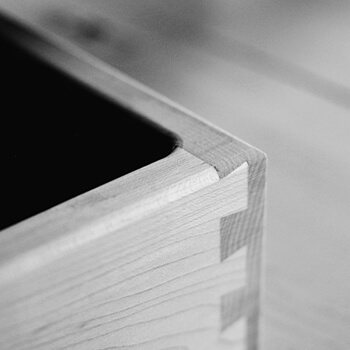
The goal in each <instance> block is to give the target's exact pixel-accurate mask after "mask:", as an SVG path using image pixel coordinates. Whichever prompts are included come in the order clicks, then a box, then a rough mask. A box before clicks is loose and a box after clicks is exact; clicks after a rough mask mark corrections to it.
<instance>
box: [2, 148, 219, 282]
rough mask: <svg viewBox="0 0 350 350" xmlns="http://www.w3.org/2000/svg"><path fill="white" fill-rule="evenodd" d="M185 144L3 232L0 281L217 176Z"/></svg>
mask: <svg viewBox="0 0 350 350" xmlns="http://www.w3.org/2000/svg"><path fill="white" fill-rule="evenodd" d="M218 179H219V178H218V175H217V173H216V171H215V169H213V168H212V167H210V166H209V165H207V164H205V163H203V161H201V160H199V159H197V158H196V157H194V156H192V155H191V154H189V153H187V152H186V151H184V150H182V149H177V150H175V152H173V154H171V155H170V156H168V157H166V158H164V159H162V160H160V161H158V162H155V163H153V164H151V165H149V166H146V167H144V168H142V169H140V170H138V171H135V172H133V173H131V174H129V175H128V176H124V177H121V178H119V179H117V180H114V181H112V182H110V183H108V184H106V185H103V186H101V187H99V188H97V189H94V190H92V191H89V192H87V193H85V194H83V195H82V196H78V197H76V198H73V199H71V200H69V201H68V202H66V203H64V204H61V205H59V206H57V207H55V208H53V209H51V210H48V211H46V212H45V213H44V214H42V215H37V216H35V217H33V218H30V219H29V220H26V221H23V222H21V223H19V224H17V225H14V226H12V227H10V228H8V229H6V230H4V231H2V232H1V235H0V241H1V248H0V257H1V272H0V276H1V279H0V281H1V283H6V282H7V281H8V280H11V279H12V278H18V277H20V276H19V275H21V274H22V273H25V272H27V271H30V270H31V269H35V268H37V267H40V266H41V265H43V264H46V263H48V262H50V261H52V260H54V259H57V258H61V255H62V254H65V253H66V252H67V251H69V250H74V249H77V247H79V246H80V245H82V244H85V243H87V242H89V241H93V240H96V239H98V238H99V237H102V236H104V235H108V234H109V233H110V232H111V231H112V230H118V229H122V228H123V227H125V226H128V225H130V224H131V223H133V222H134V221H135V220H143V219H144V218H145V217H147V216H149V215H150V214H152V213H154V212H158V211H160V210H162V208H163V207H164V206H166V205H167V204H169V203H171V202H174V201H177V200H179V199H181V198H182V197H185V196H188V195H189V194H191V193H195V192H197V191H198V190H200V189H202V188H205V187H206V186H209V185H211V184H213V183H215V182H217V181H218Z"/></svg>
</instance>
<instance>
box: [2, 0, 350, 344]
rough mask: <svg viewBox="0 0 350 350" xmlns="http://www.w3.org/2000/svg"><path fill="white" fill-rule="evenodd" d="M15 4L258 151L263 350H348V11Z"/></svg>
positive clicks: (281, 2)
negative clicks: (262, 199) (262, 156)
mask: <svg viewBox="0 0 350 350" xmlns="http://www.w3.org/2000/svg"><path fill="white" fill-rule="evenodd" d="M19 2H20V1H18V3H19ZM22 2H23V4H21V6H20V7H19V8H17V9H16V11H22V12H23V13H25V16H27V17H32V18H33V20H35V21H37V22H39V23H40V25H41V26H44V27H45V28H48V29H50V30H52V31H54V32H56V33H58V34H60V35H63V36H65V37H67V38H69V39H70V40H72V41H74V42H75V43H77V44H78V45H79V46H81V47H83V48H84V49H86V50H88V51H89V52H91V53H93V54H94V55H96V56H98V57H100V58H102V59H103V60H104V61H106V62H108V63H109V64H111V65H113V66H114V67H117V68H118V69H120V70H122V71H123V72H125V73H127V74H128V75H130V76H132V77H134V78H136V79H137V80H139V81H141V82H142V83H144V84H145V85H147V86H149V87H151V88H153V89H154V90H156V91H159V92H160V93H162V94H164V95H166V96H167V97H169V98H171V99H173V100H175V101H176V102H178V103H180V104H181V105H183V106H185V107H187V108H188V109H190V110H192V111H194V112H196V113H197V114H199V115H200V116H202V117H203V118H205V119H207V120H209V121H210V122H212V123H214V124H215V125H217V126H220V127H221V128H223V129H225V130H227V131H229V132H230V133H232V134H233V135H235V136H237V137H239V138H241V139H243V140H245V141H247V142H249V143H251V144H253V145H254V146H256V147H259V148H261V149H262V150H263V151H265V152H266V153H267V154H268V157H269V167H268V202H267V222H266V226H267V228H266V232H267V235H266V241H265V266H264V289H263V300H262V314H263V322H262V339H263V349H269V350H271V349H276V350H277V349H278V350H284V349H285V350H292V349H301V350H307V349H318V350H320V349H327V350H330V349H332V350H336V349H342V350H349V349H350V219H349V217H350V137H349V135H350V1H348V0H332V1H326V0H289V1H287V0H260V1H253V0H246V1H243V0H231V1H227V0H226V1H225V0H211V1H209V0H147V1H136V0H99V1H97V0H69V1H68V0H61V1H59V2H57V1H54V0H41V1H39V0H27V1H22ZM2 3H3V4H4V6H8V7H9V8H15V7H16V5H15V4H13V2H12V1H11V0H4V1H2Z"/></svg>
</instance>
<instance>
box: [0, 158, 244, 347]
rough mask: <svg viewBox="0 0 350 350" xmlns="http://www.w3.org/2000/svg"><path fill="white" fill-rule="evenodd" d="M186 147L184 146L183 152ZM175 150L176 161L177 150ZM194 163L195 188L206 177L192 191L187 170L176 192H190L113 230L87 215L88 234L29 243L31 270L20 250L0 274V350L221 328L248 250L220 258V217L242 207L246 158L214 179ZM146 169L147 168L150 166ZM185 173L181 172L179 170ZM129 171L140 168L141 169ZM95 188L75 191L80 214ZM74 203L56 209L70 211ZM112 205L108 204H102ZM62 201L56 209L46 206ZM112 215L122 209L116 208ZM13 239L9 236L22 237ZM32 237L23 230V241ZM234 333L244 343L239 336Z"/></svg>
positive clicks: (151, 343)
mask: <svg viewBox="0 0 350 350" xmlns="http://www.w3.org/2000/svg"><path fill="white" fill-rule="evenodd" d="M184 152H185V151H180V153H181V155H182V156H183V153H184ZM173 157H174V158H176V159H177V161H178V156H177V155H175V156H173ZM170 158H171V157H170ZM185 158H186V156H185ZM191 158H193V156H191ZM187 160H188V157H187ZM192 160H193V159H192ZM160 162H162V161H160ZM168 162H169V161H167V162H166V163H168ZM197 162H198V163H199V166H198V168H199V169H197V170H199V171H198V173H197V179H196V180H197V181H196V185H195V186H198V183H201V182H202V186H201V187H202V188H198V187H197V189H195V190H193V188H191V187H193V180H192V179H191V177H189V180H188V181H187V184H186V183H185V181H182V183H181V184H180V186H179V187H180V191H179V193H183V192H182V191H181V188H184V189H185V190H186V191H187V193H185V195H183V196H182V198H178V199H177V200H173V201H168V202H167V203H166V204H165V205H163V206H162V205H161V206H159V207H158V208H157V209H155V210H153V211H152V212H149V214H148V215H147V216H145V217H141V218H140V220H139V218H138V215H134V217H135V218H137V220H133V221H132V222H129V223H128V224H126V225H125V226H123V227H119V229H118V226H113V223H111V220H109V219H104V220H103V221H104V222H105V224H104V227H105V229H106V228H107V230H108V232H103V233H102V234H99V235H96V234H95V232H94V231H95V222H92V223H91V222H89V223H88V226H85V225H83V227H86V229H85V232H84V237H87V239H85V240H84V241H82V240H81V239H80V240H77V242H75V244H76V245H75V246H74V247H72V246H69V249H68V246H64V248H65V249H61V248H60V245H61V244H62V243H60V242H62V237H61V236H57V235H56V236H53V237H51V240H52V241H49V242H45V243H43V245H42V246H41V247H40V250H39V249H38V250H34V251H31V254H32V255H31V256H30V257H31V259H35V261H36V262H37V264H36V265H33V264H31V265H30V266H31V268H32V270H31V271H30V272H31V273H28V272H29V271H28V270H24V267H22V265H25V266H27V264H28V259H25V258H23V256H22V254H20V255H19V256H18V257H16V258H17V259H18V260H19V262H18V264H12V265H10V266H6V265H5V267H3V269H5V270H6V269H10V271H11V277H16V278H15V279H12V280H11V281H9V280H8V279H6V278H5V279H4V278H3V276H4V272H3V275H2V282H3V285H2V289H1V293H0V305H1V310H2V312H1V319H0V320H1V321H0V327H1V329H0V332H1V334H2V336H1V338H0V341H1V348H2V349H64V348H69V349H95V348H97V347H99V348H108V347H111V345H113V344H116V345H118V347H132V346H133V345H138V346H139V347H138V348H139V349H157V348H159V349H160V348H165V347H168V348H171V347H175V346H181V345H183V344H185V345H186V346H187V347H188V348H189V349H199V348H205V347H207V348H208V349H210V348H211V347H210V346H214V343H215V342H216V341H217V340H216V339H217V338H218V335H219V334H220V329H221V307H222V306H221V303H220V301H221V297H222V296H223V295H225V294H226V293H229V292H232V291H234V290H236V289H240V288H245V287H246V266H245V264H246V260H247V256H246V255H247V248H246V247H243V248H241V249H240V250H238V251H237V252H235V254H233V255H231V256H230V258H228V259H226V260H225V261H224V262H221V258H220V255H221V254H220V250H221V247H220V220H219V218H220V217H221V216H224V215H227V214H230V213H233V212H239V211H242V210H245V209H246V207H247V193H248V176H247V170H248V169H247V164H244V165H242V167H240V168H238V169H237V170H236V171H234V172H233V173H232V174H230V175H228V176H227V177H226V178H225V179H223V180H222V181H217V175H216V172H215V171H214V170H213V168H211V167H209V168H208V166H206V167H207V168H206V169H205V170H204V176H203V174H202V173H201V172H200V170H201V167H203V166H204V165H203V163H202V162H201V161H199V160H197ZM193 163H194V162H190V161H188V162H187V165H188V166H190V167H191V168H193V165H194V164H193ZM157 165H158V164H157ZM149 167H150V168H151V169H150V171H152V170H153V169H152V168H153V165H151V166H149ZM172 169H173V168H172ZM147 170H148V169H142V170H141V172H142V171H147ZM182 170H184V169H182ZM190 170H192V169H190ZM179 174H180V173H179ZM181 174H182V175H185V176H184V177H185V178H186V172H185V171H183V172H181ZM133 175H135V176H137V172H136V173H135V174H133ZM162 175H163V174H160V175H159V177H160V179H162V178H163V177H162ZM213 175H214V177H213ZM201 176H203V177H204V180H202V179H201ZM163 179H164V178H163ZM208 179H209V181H208ZM122 180H123V179H122ZM166 180H167V179H165V181H166ZM201 180H202V181H201ZM213 180H214V181H213ZM115 182H116V183H115V184H113V183H111V184H108V185H107V186H109V190H108V191H106V189H104V188H102V189H101V191H100V192H101V193H108V195H110V197H109V198H110V199H112V200H113V201H114V200H115V197H114V193H113V190H111V187H114V186H116V188H118V187H117V183H118V180H116V181H115ZM211 182H214V183H211ZM136 187H137V184H136ZM188 189H190V191H188ZM97 190H99V189H97ZM97 190H94V191H92V192H90V193H88V194H86V195H83V196H82V197H80V198H79V197H78V198H77V199H76V201H79V200H80V206H81V207H80V208H78V207H77V206H75V207H74V209H73V210H75V211H78V212H81V211H84V207H85V206H87V207H88V208H89V209H90V208H91V206H96V207H97V208H96V209H97V210H99V209H98V206H99V205H100V204H101V201H100V200H98V201H96V202H95V203H94V201H93V200H92V201H91V200H85V199H87V198H88V197H87V196H89V195H91V194H92V193H94V192H95V193H96V191H97ZM139 195H140V194H139ZM84 196H85V198H84ZM172 197H173V196H172V195H170V199H173V198H172ZM109 198H105V199H104V200H106V201H108V199H109ZM73 201H74V200H73ZM70 204H71V203H69V202H67V203H65V204H63V205H61V208H62V209H67V210H71V209H70V208H72V206H71V205H70ZM78 205H79V204H78ZM63 207H66V208H63ZM110 207H111V206H110V203H108V211H109V210H110V209H109V208H110ZM112 207H113V206H112ZM59 209H60V208H59V207H58V208H55V209H53V210H52V211H53V213H52V214H53V215H54V214H55V213H54V211H58V210H59ZM114 215H115V217H118V211H116V213H115V214H114ZM122 215H123V213H122V214H121V216H122ZM44 216H45V215H43V217H44ZM45 217H46V216H45ZM203 217H204V219H203ZM39 219H40V215H39V216H37V217H34V218H33V219H31V220H32V221H33V226H35V225H38V226H39V228H40V226H41V223H37V222H38V221H39ZM44 219H45V218H44ZM35 221H36V223H35ZM99 222H100V219H99V220H98V222H97V223H96V229H99V228H100V225H99ZM109 223H111V225H108V224H109ZM23 224H24V223H23ZM18 226H19V227H20V226H22V225H18ZM44 227H45V225H44V226H43V227H42V229H41V230H39V231H42V230H44ZM14 228H16V226H14ZM23 231H24V229H23ZM23 231H22V235H23V236H24V235H25V233H24V232H23ZM33 232H37V230H34V231H33ZM65 232H66V233H65V234H66V235H67V239H69V240H71V239H74V236H75V231H73V232H72V233H70V232H69V230H67V231H65ZM78 232H79V231H78ZM7 233H11V232H7ZM41 233H43V232H41ZM47 233H48V235H50V232H47ZM78 234H79V233H78ZM90 235H92V237H90ZM14 237H15V241H16V240H18V239H19V237H18V236H16V235H15V236H14ZM24 238H25V237H23V239H24ZM30 239H31V237H30V236H29V237H27V241H30ZM15 241H14V242H12V243H15ZM55 243H57V249H58V252H56V253H55V252H54V249H55ZM47 249H48V251H49V252H50V254H51V256H53V257H54V258H55V261H54V263H51V264H50V263H48V260H47V259H48V257H47V256H46V251H47ZM16 258H12V260H13V259H16ZM39 262H40V264H39ZM49 262H52V261H49ZM29 263H30V261H29ZM16 273H19V274H20V276H16ZM13 275H15V276H13ZM5 276H8V274H5ZM236 333H237V331H236ZM158 338H159V339H158ZM235 339H236V338H235ZM235 339H234V340H235ZM239 339H241V342H242V341H244V339H245V335H244V334H243V335H242V334H241V335H240V337H239Z"/></svg>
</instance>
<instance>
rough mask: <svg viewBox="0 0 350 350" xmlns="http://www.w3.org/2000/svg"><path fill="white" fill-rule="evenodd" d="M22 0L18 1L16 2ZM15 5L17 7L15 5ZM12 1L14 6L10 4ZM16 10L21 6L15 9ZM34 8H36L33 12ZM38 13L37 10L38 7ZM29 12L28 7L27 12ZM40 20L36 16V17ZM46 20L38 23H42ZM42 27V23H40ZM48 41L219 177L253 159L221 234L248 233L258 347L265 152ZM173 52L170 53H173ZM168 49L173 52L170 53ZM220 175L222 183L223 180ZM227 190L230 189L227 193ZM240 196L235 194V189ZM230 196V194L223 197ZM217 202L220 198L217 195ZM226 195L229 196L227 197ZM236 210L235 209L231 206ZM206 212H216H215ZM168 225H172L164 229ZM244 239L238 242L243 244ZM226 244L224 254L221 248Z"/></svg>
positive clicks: (66, 65) (39, 47) (43, 48)
mask: <svg viewBox="0 0 350 350" xmlns="http://www.w3.org/2000/svg"><path fill="white" fill-rule="evenodd" d="M18 3H19V2H18ZM18 3H14V4H12V3H11V4H12V5H14V6H15V7H16V4H18ZM12 5H11V6H12ZM25 8H26V7H25V6H23V8H19V10H20V11H19V12H18V13H21V16H23V18H24V19H26V20H28V13H27V12H26V10H25ZM17 10H18V8H17ZM32 13H33V12H32ZM34 14H36V13H35V11H34ZM29 15H30V12H29ZM35 22H36V21H35ZM41 24H42V23H40V25H41ZM38 28H39V29H40V28H42V27H40V26H39V27H38ZM44 35H47V38H48V39H49V40H52V41H53V42H55V43H56V44H57V46H55V45H53V46H52V45H49V46H47V45H46V44H45V41H40V40H39V41H36V40H34V41H33V42H32V46H31V48H32V49H33V50H35V51H36V52H40V55H41V56H43V57H45V58H46V59H48V60H49V61H51V62H52V63H54V64H55V65H57V66H59V67H60V68H61V69H64V70H66V71H68V72H70V73H71V74H72V75H73V76H75V77H77V78H78V79H80V80H82V81H83V82H85V83H87V84H89V85H91V86H96V87H97V88H98V89H99V90H100V91H102V92H103V93H105V94H106V95H107V96H109V97H112V98H116V99H117V100H118V101H119V102H120V103H122V104H124V105H125V106H126V107H128V108H131V109H133V110H135V111H136V112H139V113H141V114H143V115H146V116H147V117H148V118H149V119H151V120H153V121H155V122H157V123H159V124H161V125H162V126H164V127H166V128H169V129H170V130H172V131H174V132H176V133H178V134H179V135H180V137H181V138H182V140H183V147H184V149H186V150H188V151H189V152H190V153H192V154H194V155H196V156H198V157H199V158H201V159H203V160H204V161H205V162H206V163H208V164H211V165H212V166H213V167H214V168H215V169H216V170H217V172H218V174H219V176H220V177H223V178H224V180H226V177H227V178H229V177H230V175H229V174H230V173H231V172H232V171H233V170H234V169H236V168H237V167H238V166H240V165H241V164H242V163H244V162H248V164H249V180H248V192H249V202H250V204H251V205H250V206H249V208H248V210H245V211H244V212H243V213H242V214H241V215H237V216H232V218H230V219H229V222H230V224H229V225H224V226H222V222H221V230H220V231H221V232H220V235H221V237H224V236H225V237H229V236H230V235H229V234H227V233H224V234H223V232H222V229H223V228H225V229H226V228H228V229H229V230H231V229H232V227H237V229H239V230H242V232H239V235H240V236H242V237H243V236H246V237H247V238H249V239H247V240H248V242H249V244H248V261H249V267H248V278H247V279H248V290H249V292H248V293H247V298H248V303H247V304H250V305H251V306H252V307H250V310H249V315H248V325H249V326H248V331H247V334H248V342H249V344H248V347H249V349H256V346H257V340H256V339H257V320H258V303H257V300H258V294H259V289H258V287H259V274H260V272H259V271H260V250H261V235H262V228H263V226H262V218H263V194H264V182H265V178H264V169H265V162H264V155H263V154H262V153H260V152H259V151H257V150H255V149H253V148H251V147H249V146H248V145H246V144H244V143H242V142H240V141H238V140H237V139H234V138H232V137H231V136H229V135H227V134H226V133H224V132H220V131H218V130H215V129H213V128H211V127H210V126H208V125H207V124H205V123H203V122H202V121H200V120H199V119H198V118H197V117H195V116H194V115H193V114H191V113H189V112H188V111H186V110H184V109H182V108H181V107H179V106H177V105H175V104H174V103H172V102H170V101H168V100H167V99H165V98H163V97H161V96H158V95H157V94H155V93H154V92H152V91H150V90H148V89H146V88H144V87H141V86H140V85H138V84H136V83H135V82H134V81H132V80H130V79H128V78H127V77H125V76H123V75H122V74H120V73H118V72H116V71H115V70H112V69H110V68H109V67H108V66H106V65H104V64H103V63H101V62H99V61H98V60H96V59H94V58H93V57H91V56H89V55H86V53H84V52H83V51H81V50H78V49H77V48H76V47H73V46H71V45H70V44H69V43H68V42H67V41H65V40H62V39H60V38H59V37H56V36H53V35H52V34H50V33H48V32H46V33H45V32H44ZM170 53H171V52H170ZM168 54H169V53H168ZM224 180H221V181H220V182H222V181H224ZM228 194H229V192H228ZM235 195H237V193H235ZM225 198H226V197H225ZM216 199H217V200H218V202H220V201H221V199H220V198H216ZM225 200H228V198H227V199H225ZM233 211H234V210H233ZM208 214H214V213H213V212H212V211H210V212H208ZM216 214H217V215H220V216H227V215H229V214H232V210H231V211H228V212H217V213H216ZM166 229H168V227H167V228H166ZM227 242H228V245H224V246H223V245H222V244H221V258H222V257H223V256H224V257H225V258H228V257H229V256H230V255H231V254H234V252H235V251H236V250H237V249H238V246H236V244H235V240H234V239H233V240H232V239H228V241H227ZM240 244H241V242H240V243H239V245H240ZM222 248H224V253H223V249H222ZM222 322H223V323H225V324H226V323H227V322H228V324H229V325H231V322H232V320H231V319H230V317H229V319H228V321H227V320H222Z"/></svg>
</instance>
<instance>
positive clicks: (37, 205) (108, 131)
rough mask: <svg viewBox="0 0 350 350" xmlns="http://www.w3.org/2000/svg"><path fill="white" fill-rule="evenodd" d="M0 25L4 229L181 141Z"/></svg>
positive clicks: (156, 156)
mask: <svg viewBox="0 0 350 350" xmlns="http://www.w3.org/2000/svg"><path fill="white" fill-rule="evenodd" d="M11 26H14V27H15V29H16V31H17V32H18V30H19V27H18V26H17V25H15V24H13V23H11V22H8V21H7V20H6V19H3V18H1V17H0V29H1V34H0V47H1V55H0V63H1V141H0V142H1V145H0V146H1V147H0V152H1V153H0V159H1V171H0V176H1V178H0V186H1V189H0V191H1V202H2V208H3V209H2V213H1V216H0V217H1V220H0V229H3V228H6V227H8V226H10V225H13V224H15V223H17V222H19V221H21V220H24V219H26V218H28V217H30V216H32V215H35V214H38V213H40V212H42V211H44V210H46V209H49V208H51V207H53V206H55V205H57V204H59V203H62V202H64V201H66V200H68V199H70V198H72V197H75V196H77V195H79V194H82V193H84V192H86V191H89V190H91V189H93V188H95V187H97V186H100V185H102V184H104V183H107V182H109V181H111V180H114V179H116V178H118V177H120V176H123V175H125V174H127V173H130V172H132V171H134V170H136V169H138V168H141V167H143V166H145V165H148V164H150V163H153V162H155V161H157V160H159V159H161V158H163V157H165V156H167V155H169V154H170V153H171V152H172V151H173V150H174V148H175V147H176V144H177V140H176V138H175V137H174V136H173V135H172V134H170V133H168V132H167V131H165V130H163V129H161V128H159V127H157V126H155V125H153V124H150V123H149V122H147V120H146V119H143V118H142V117H140V116H138V115H135V114H133V113H132V112H130V111H129V110H126V109H124V108H122V107H121V106H119V105H118V104H116V103H115V102H112V101H110V100H108V99H107V98H105V97H103V96H102V95H99V94H98V92H96V91H93V90H92V89H89V88H88V87H86V86H84V85H82V84H81V83H79V82H78V81H75V80H73V79H72V78H70V77H69V76H67V75H65V74H63V73H62V72H59V71H58V70H56V69H54V68H53V67H51V66H50V65H48V64H46V63H45V62H42V61H41V60H40V59H38V58H36V57H34V56H33V55H32V54H30V53H29V52H28V51H27V50H24V49H23V48H20V47H19V46H18V45H17V44H16V39H15V38H14V37H13V36H11V34H10V35H9V33H11V28H12V27H11Z"/></svg>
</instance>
